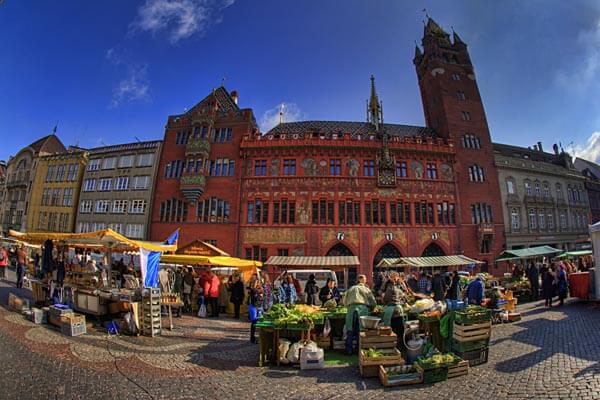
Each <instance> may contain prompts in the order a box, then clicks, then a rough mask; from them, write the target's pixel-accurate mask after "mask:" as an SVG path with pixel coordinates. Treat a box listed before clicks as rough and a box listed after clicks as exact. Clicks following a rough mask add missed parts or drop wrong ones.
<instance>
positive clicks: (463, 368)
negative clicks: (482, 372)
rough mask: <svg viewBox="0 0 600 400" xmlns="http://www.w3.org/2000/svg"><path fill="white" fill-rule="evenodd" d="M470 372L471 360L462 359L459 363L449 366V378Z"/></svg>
mask: <svg viewBox="0 0 600 400" xmlns="http://www.w3.org/2000/svg"><path fill="white" fill-rule="evenodd" d="M468 374H469V362H468V361H467V360H461V361H460V362H459V363H458V364H456V365H453V366H451V367H448V379H450V378H456V377H457V376H463V375H468Z"/></svg>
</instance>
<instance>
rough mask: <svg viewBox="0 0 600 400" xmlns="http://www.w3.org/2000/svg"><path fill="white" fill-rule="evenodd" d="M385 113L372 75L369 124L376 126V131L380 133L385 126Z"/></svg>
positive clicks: (368, 110)
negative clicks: (383, 125) (382, 126)
mask: <svg viewBox="0 0 600 400" xmlns="http://www.w3.org/2000/svg"><path fill="white" fill-rule="evenodd" d="M382 117H383V113H382V110H381V103H380V102H379V97H378V96H377V91H376V90H375V77H374V76H373V75H371V97H370V98H369V102H368V104H367V122H370V123H372V124H373V125H374V126H375V130H376V131H377V132H379V129H380V127H381V125H382V124H383V118H382Z"/></svg>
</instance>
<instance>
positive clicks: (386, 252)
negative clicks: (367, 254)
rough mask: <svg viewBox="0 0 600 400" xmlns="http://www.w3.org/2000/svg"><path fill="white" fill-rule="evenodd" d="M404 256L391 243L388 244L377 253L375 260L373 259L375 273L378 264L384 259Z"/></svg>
mask: <svg viewBox="0 0 600 400" xmlns="http://www.w3.org/2000/svg"><path fill="white" fill-rule="evenodd" d="M400 257H402V254H400V250H398V248H397V247H396V246H394V245H393V244H391V243H386V244H384V245H383V246H381V248H380V249H379V250H378V251H377V253H375V258H373V271H375V269H376V267H377V264H379V263H380V262H381V260H383V259H384V258H400Z"/></svg>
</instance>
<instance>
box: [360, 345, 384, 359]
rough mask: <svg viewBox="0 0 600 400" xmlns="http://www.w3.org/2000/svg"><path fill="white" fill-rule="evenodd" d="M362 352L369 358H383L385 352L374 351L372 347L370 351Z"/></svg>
mask: <svg viewBox="0 0 600 400" xmlns="http://www.w3.org/2000/svg"><path fill="white" fill-rule="evenodd" d="M362 351H363V353H364V354H365V356H367V357H369V358H377V357H383V351H381V350H379V349H374V348H372V347H371V348H369V349H368V350H362Z"/></svg>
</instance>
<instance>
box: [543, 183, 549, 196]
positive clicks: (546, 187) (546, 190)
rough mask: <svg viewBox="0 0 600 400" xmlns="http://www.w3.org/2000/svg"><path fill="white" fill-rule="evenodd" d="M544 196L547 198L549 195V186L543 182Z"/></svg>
mask: <svg viewBox="0 0 600 400" xmlns="http://www.w3.org/2000/svg"><path fill="white" fill-rule="evenodd" d="M544 197H545V198H546V199H547V198H549V197H550V186H549V185H548V184H547V183H544Z"/></svg>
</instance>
